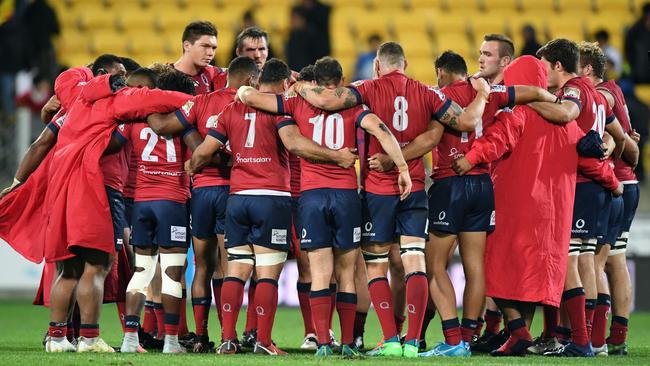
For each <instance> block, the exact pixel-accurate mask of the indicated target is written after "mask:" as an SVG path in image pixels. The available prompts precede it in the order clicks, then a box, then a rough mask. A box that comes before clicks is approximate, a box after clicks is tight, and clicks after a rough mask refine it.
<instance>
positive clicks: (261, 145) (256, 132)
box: [208, 102, 296, 196]
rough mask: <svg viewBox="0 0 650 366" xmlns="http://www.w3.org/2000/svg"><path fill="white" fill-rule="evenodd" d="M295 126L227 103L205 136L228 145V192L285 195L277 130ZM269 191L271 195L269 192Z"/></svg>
mask: <svg viewBox="0 0 650 366" xmlns="http://www.w3.org/2000/svg"><path fill="white" fill-rule="evenodd" d="M290 124H296V122H295V121H293V120H292V119H290V118H289V117H286V116H277V115H272V114H269V113H265V112H261V111H258V110H256V109H254V108H251V107H248V106H246V105H245V104H243V103H241V102H235V103H232V104H229V105H228V106H227V107H226V108H225V109H224V110H223V112H221V114H220V115H219V117H217V126H216V128H211V129H210V131H209V132H208V134H209V135H210V136H212V137H214V138H216V139H217V140H219V141H220V142H221V143H222V144H224V145H225V144H226V142H228V143H229V144H230V149H231V150H232V155H233V158H234V159H233V166H232V172H231V175H230V193H231V194H235V193H238V192H241V194H271V195H284V194H285V193H286V195H287V196H288V195H289V192H290V191H291V186H290V172H289V152H288V151H287V149H285V147H284V145H282V141H280V137H279V136H278V132H277V131H278V130H279V129H280V128H282V127H284V126H287V125H290ZM269 191H273V192H269Z"/></svg>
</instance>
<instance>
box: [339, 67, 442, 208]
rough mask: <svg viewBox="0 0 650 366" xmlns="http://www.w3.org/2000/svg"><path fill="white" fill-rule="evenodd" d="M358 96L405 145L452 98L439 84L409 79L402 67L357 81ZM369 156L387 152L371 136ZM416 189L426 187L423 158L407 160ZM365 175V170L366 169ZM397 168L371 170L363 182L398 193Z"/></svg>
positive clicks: (382, 191) (437, 116)
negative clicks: (431, 85)
mask: <svg viewBox="0 0 650 366" xmlns="http://www.w3.org/2000/svg"><path fill="white" fill-rule="evenodd" d="M351 87H352V89H353V90H355V91H356V94H357V99H359V100H360V101H361V102H362V103H363V104H366V105H367V106H368V107H369V108H370V109H371V110H372V111H373V113H375V114H376V115H377V116H379V118H381V120H382V121H384V122H385V123H386V125H387V126H388V128H389V129H390V130H391V131H392V133H393V135H395V138H396V139H397V142H399V144H400V146H402V147H404V146H406V145H407V144H408V143H410V142H411V141H412V140H413V139H415V138H416V137H417V136H418V135H420V134H421V133H423V132H425V131H426V130H427V129H428V127H429V123H430V122H431V120H432V119H440V118H442V116H443V115H444V114H445V112H446V111H447V109H448V108H449V106H450V105H451V101H450V100H449V99H447V98H446V96H445V95H444V94H443V93H442V92H441V91H440V90H439V89H437V88H434V87H430V86H427V85H424V84H422V83H420V82H419V81H417V80H413V79H410V78H409V77H407V76H406V75H404V74H403V73H401V72H399V71H394V72H391V73H389V74H387V75H384V76H382V77H380V78H379V79H375V80H365V81H358V82H355V83H353V84H352V85H351ZM367 151H368V156H372V155H374V154H375V153H384V151H383V149H382V148H381V145H380V144H379V141H377V139H375V138H371V139H370V142H369V143H368V145H367ZM408 165H409V170H410V172H411V179H412V181H413V191H419V190H422V189H424V164H423V163H422V159H421V158H418V159H413V160H410V161H408ZM364 175H365V172H364ZM397 175H398V172H397V170H396V169H393V170H392V171H389V172H385V173H382V172H377V171H374V170H371V171H369V172H368V175H367V177H366V179H365V182H364V187H365V189H366V190H367V191H368V192H371V193H376V194H391V195H393V194H399V187H398V186H397V183H396V182H397Z"/></svg>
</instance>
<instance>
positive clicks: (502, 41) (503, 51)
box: [483, 33, 515, 59]
mask: <svg viewBox="0 0 650 366" xmlns="http://www.w3.org/2000/svg"><path fill="white" fill-rule="evenodd" d="M483 40H484V41H485V42H490V41H496V42H499V58H502V57H506V56H508V57H510V58H511V59H512V58H514V57H515V44H514V42H512V39H510V38H509V37H508V36H505V35H503V34H496V33H493V34H486V35H485V37H483Z"/></svg>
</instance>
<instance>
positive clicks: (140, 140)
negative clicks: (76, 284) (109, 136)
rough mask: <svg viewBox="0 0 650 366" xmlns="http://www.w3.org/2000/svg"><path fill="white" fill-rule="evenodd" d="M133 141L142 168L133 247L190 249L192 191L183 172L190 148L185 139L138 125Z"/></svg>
mask: <svg viewBox="0 0 650 366" xmlns="http://www.w3.org/2000/svg"><path fill="white" fill-rule="evenodd" d="M188 131H190V130H188ZM186 132H187V131H186ZM130 140H131V142H132V143H133V151H134V153H135V155H136V157H137V166H138V174H137V176H136V186H135V197H134V200H135V204H134V207H133V245H135V246H139V247H147V246H151V245H158V246H162V247H187V246H188V244H189V236H188V212H187V206H186V202H187V199H188V198H189V196H190V191H189V178H188V176H187V174H186V173H185V171H184V169H183V164H184V162H185V160H186V159H187V156H186V152H187V148H186V146H185V144H184V143H183V140H182V137H181V136H173V137H172V136H159V135H157V134H156V133H155V132H154V131H153V130H152V129H151V128H150V127H149V125H147V124H146V123H142V122H138V123H134V124H133V126H132V130H131V135H130Z"/></svg>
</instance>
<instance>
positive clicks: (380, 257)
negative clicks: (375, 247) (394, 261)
mask: <svg viewBox="0 0 650 366" xmlns="http://www.w3.org/2000/svg"><path fill="white" fill-rule="evenodd" d="M361 254H363V260H364V261H365V262H366V263H388V252H383V253H372V252H367V251H365V250H362V251H361Z"/></svg>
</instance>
